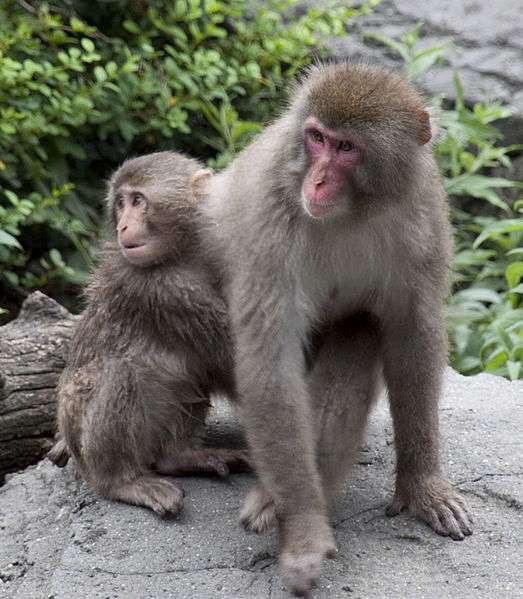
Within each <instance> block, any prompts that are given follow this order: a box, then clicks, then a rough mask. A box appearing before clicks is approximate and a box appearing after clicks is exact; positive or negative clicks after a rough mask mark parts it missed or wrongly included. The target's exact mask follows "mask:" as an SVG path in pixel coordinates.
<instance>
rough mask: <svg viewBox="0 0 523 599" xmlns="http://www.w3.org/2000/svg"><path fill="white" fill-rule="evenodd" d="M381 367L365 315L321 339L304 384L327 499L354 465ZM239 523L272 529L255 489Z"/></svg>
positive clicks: (267, 501)
mask: <svg viewBox="0 0 523 599" xmlns="http://www.w3.org/2000/svg"><path fill="white" fill-rule="evenodd" d="M381 369H382V367H381V358H380V340H379V335H378V331H377V328H376V325H375V323H374V322H373V321H372V319H371V318H370V317H369V316H368V315H366V314H359V315H357V316H354V317H351V318H350V319H346V320H344V321H342V322H339V323H336V324H335V325H334V326H332V327H331V328H330V329H329V330H328V331H327V332H326V333H325V335H324V336H323V342H322V345H321V348H320V349H319V351H318V355H317V357H316V359H315V361H314V366H313V369H312V371H311V373H310V375H309V380H310V389H311V397H312V402H313V409H314V414H315V416H314V421H315V422H316V423H317V439H318V440H317V448H318V449H317V452H318V463H319V469H320V475H321V477H322V481H323V488H324V491H325V495H326V497H327V498H331V497H332V496H333V495H334V494H335V493H336V491H337V489H338V487H339V486H340V484H342V483H343V480H344V478H345V476H346V474H347V472H348V470H349V469H350V467H351V466H352V464H353V463H354V458H355V455H356V452H357V450H358V447H359V445H360V443H361V440H362V437H363V433H364V431H365V425H366V422H367V419H368V415H369V411H370V409H371V407H372V404H373V403H374V401H375V399H376V398H377V396H378V394H379V391H380V390H381V389H382V377H381ZM241 520H242V523H243V525H244V526H245V528H247V529H248V530H251V531H253V532H264V531H266V530H268V529H270V528H273V527H274V526H275V525H276V515H275V511H274V502H273V501H272V498H271V497H270V495H269V494H268V493H267V491H265V489H264V488H263V487H262V486H261V485H258V486H256V487H254V488H253V489H252V490H251V491H250V493H249V494H248V495H247V498H246V500H245V502H244V505H243V509H242V512H241Z"/></svg>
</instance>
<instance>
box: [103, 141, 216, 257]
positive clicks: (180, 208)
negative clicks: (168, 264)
mask: <svg viewBox="0 0 523 599" xmlns="http://www.w3.org/2000/svg"><path fill="white" fill-rule="evenodd" d="M210 174H211V171H209V170H205V169H203V168H202V166H201V164H200V163H199V162H198V161H197V160H193V159H191V158H187V157H186V156H183V155H182V154H178V153H176V152H157V153H155V154H148V155H146V156H139V157H138V158H133V159H131V160H127V161H126V162H124V164H123V165H122V166H121V167H120V168H119V169H118V170H117V171H116V172H115V173H114V174H113V176H112V177H111V180H110V182H109V192H108V195H107V201H108V206H107V208H108V220H109V226H110V233H111V236H114V237H115V238H116V240H117V241H118V245H119V247H120V249H121V252H122V254H123V256H124V257H125V259H126V260H127V261H128V262H129V263H130V264H133V265H135V266H139V267H149V266H152V265H154V264H159V263H162V262H164V261H165V260H169V259H173V258H175V257H176V256H178V255H180V254H182V253H183V251H184V250H185V249H186V248H187V247H188V245H190V243H191V235H192V233H193V232H194V205H195V203H196V201H197V200H198V199H199V197H200V196H201V195H202V187H203V183H204V181H205V179H206V178H207V177H208V176H209V175H210Z"/></svg>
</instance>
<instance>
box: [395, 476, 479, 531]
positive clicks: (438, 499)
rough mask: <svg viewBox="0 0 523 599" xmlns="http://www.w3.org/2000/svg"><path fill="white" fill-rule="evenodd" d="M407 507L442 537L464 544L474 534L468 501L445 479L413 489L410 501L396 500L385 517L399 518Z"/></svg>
mask: <svg viewBox="0 0 523 599" xmlns="http://www.w3.org/2000/svg"><path fill="white" fill-rule="evenodd" d="M407 506H408V508H409V510H410V511H411V512H412V513H413V514H414V515H416V516H418V518H420V519H421V520H423V521H425V522H426V523H427V524H428V525H429V526H430V527H431V528H432V530H434V532H436V533H437V534H439V535H441V536H444V537H450V538H451V539H453V540H455V541H462V540H463V539H464V538H465V537H466V536H469V535H471V534H472V516H471V515H470V513H469V510H468V507H467V504H466V502H465V500H464V499H463V497H462V496H461V495H460V494H459V493H458V492H457V491H456V490H455V489H454V488H453V487H452V485H451V484H450V483H448V482H447V481H445V480H443V479H440V478H431V479H429V480H427V481H424V482H422V483H420V484H419V485H417V486H416V487H415V489H414V490H412V488H411V493H410V497H409V500H403V499H401V498H398V497H396V498H395V499H394V501H393V502H392V504H391V505H390V506H389V508H387V512H386V513H387V515H396V514H397V513H399V512H400V511H401V510H402V509H403V508H404V507H407Z"/></svg>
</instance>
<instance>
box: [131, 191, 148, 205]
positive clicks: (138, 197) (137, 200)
mask: <svg viewBox="0 0 523 599" xmlns="http://www.w3.org/2000/svg"><path fill="white" fill-rule="evenodd" d="M146 203H147V200H146V199H145V197H144V196H143V195H142V194H141V193H135V194H134V196H133V206H145V204H146Z"/></svg>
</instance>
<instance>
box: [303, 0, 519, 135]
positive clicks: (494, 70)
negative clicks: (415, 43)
mask: <svg viewBox="0 0 523 599" xmlns="http://www.w3.org/2000/svg"><path fill="white" fill-rule="evenodd" d="M317 3H318V2H317V1H316V0H305V1H304V2H303V3H302V4H303V5H310V4H317ZM418 21H423V22H424V26H423V29H422V35H421V39H420V43H419V47H420V48H425V47H433V46H442V45H444V46H446V51H445V61H444V63H443V64H441V65H435V66H434V67H432V68H431V69H430V70H429V71H428V72H427V74H425V75H424V76H422V77H421V79H420V80H419V82H418V83H419V84H420V85H421V87H422V88H424V89H425V91H426V92H427V93H428V94H429V95H431V96H432V95H437V94H443V95H444V96H445V97H447V98H451V99H452V98H454V88H453V85H452V68H453V67H458V69H459V74H460V77H461V80H462V83H463V87H464V90H465V95H466V100H467V101H468V102H469V103H473V102H476V101H478V100H484V99H486V98H489V99H498V100H501V101H502V102H503V103H504V104H506V105H507V106H509V107H510V108H511V109H512V110H514V112H515V116H514V119H513V120H512V121H511V122H507V123H504V125H503V130H504V132H505V133H506V135H507V140H506V143H507V144H508V143H521V140H522V138H523V1H522V0H461V1H459V2H456V0H423V1H421V2H420V1H418V0H382V2H381V4H380V5H379V6H377V7H376V8H375V9H374V14H373V15H371V16H368V17H365V18H363V19H362V18H358V19H355V20H354V22H353V25H351V26H350V28H349V35H348V36H346V37H344V38H339V39H336V40H333V41H332V42H331V44H330V49H331V51H332V53H333V54H334V55H335V56H339V57H341V56H343V57H347V56H348V57H351V58H353V59H356V60H367V61H371V62H378V63H382V64H385V65H388V66H395V65H397V64H398V57H397V55H395V54H393V53H391V52H390V51H389V50H387V49H386V48H384V47H383V46H381V45H377V44H376V43H375V42H373V41H371V40H369V39H366V38H365V34H366V33H370V32H373V33H378V34H381V35H386V36H388V37H392V38H396V39H397V38H399V36H400V35H401V34H403V33H404V32H406V31H408V30H410V29H412V28H413V27H414V26H415V25H416V23H417V22H418Z"/></svg>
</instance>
